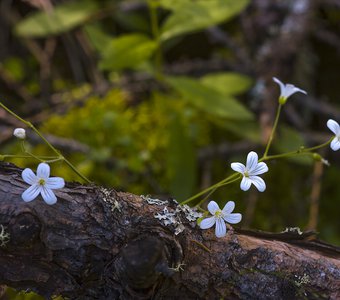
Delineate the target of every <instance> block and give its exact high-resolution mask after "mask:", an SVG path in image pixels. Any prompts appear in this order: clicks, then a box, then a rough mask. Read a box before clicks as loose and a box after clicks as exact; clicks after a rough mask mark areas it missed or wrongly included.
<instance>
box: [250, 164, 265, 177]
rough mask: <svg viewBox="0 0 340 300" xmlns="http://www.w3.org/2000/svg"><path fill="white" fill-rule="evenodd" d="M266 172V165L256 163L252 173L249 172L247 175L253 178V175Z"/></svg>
mask: <svg viewBox="0 0 340 300" xmlns="http://www.w3.org/2000/svg"><path fill="white" fill-rule="evenodd" d="M266 172H268V166H267V164H266V163H264V162H260V163H258V165H257V166H256V167H255V168H254V170H253V171H251V173H250V174H249V175H251V176H253V175H260V174H263V173H266Z"/></svg>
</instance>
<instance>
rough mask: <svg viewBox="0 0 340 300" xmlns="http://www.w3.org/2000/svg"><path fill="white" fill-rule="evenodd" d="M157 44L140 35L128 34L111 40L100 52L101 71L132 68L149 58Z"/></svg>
mask: <svg viewBox="0 0 340 300" xmlns="http://www.w3.org/2000/svg"><path fill="white" fill-rule="evenodd" d="M156 47H157V43H156V42H155V41H153V40H150V39H149V38H148V37H147V36H145V35H142V34H129V35H124V36H121V37H118V38H115V39H113V40H111V42H110V43H109V44H108V45H107V47H106V48H105V49H103V52H102V56H103V57H102V60H101V61H100V63H99V67H100V68H101V69H102V70H120V69H124V68H134V67H137V66H138V65H140V64H141V63H143V62H145V61H146V60H148V59H149V58H150V56H151V55H152V54H153V52H154V51H155V50H156Z"/></svg>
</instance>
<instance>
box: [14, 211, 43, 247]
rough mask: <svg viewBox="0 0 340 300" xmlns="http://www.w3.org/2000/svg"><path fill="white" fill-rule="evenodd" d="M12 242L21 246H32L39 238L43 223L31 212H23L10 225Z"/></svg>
mask: <svg viewBox="0 0 340 300" xmlns="http://www.w3.org/2000/svg"><path fill="white" fill-rule="evenodd" d="M9 230H10V234H11V243H13V244H16V245H20V246H31V245H32V244H33V242H34V241H35V240H38V239H39V235H40V231H41V224H40V222H39V220H38V219H37V218H36V217H35V216H33V215H32V214H30V213H22V214H20V215H18V216H17V217H16V218H15V219H12V221H11V224H10V227H9Z"/></svg>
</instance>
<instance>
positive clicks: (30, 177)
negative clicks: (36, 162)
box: [21, 168, 37, 185]
mask: <svg viewBox="0 0 340 300" xmlns="http://www.w3.org/2000/svg"><path fill="white" fill-rule="evenodd" d="M21 177H22V179H23V180H24V181H25V182H26V183H28V184H30V185H33V184H35V183H36V182H37V176H35V174H34V173H33V171H32V170H31V169H29V168H26V169H25V170H23V171H22V173H21Z"/></svg>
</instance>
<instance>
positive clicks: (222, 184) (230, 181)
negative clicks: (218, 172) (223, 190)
mask: <svg viewBox="0 0 340 300" xmlns="http://www.w3.org/2000/svg"><path fill="white" fill-rule="evenodd" d="M238 175H239V176H237V177H236V178H235V179H232V180H228V181H226V182H224V183H221V184H220V185H218V186H216V187H215V188H214V189H213V190H211V191H210V192H209V193H208V195H206V196H205V197H204V198H203V199H202V200H201V201H200V202H198V203H197V204H196V205H195V206H196V207H200V206H201V204H202V203H204V202H205V201H206V200H207V199H208V198H209V197H210V196H211V195H212V194H213V193H215V191H216V190H217V189H218V188H219V187H221V186H225V185H227V184H230V183H232V182H234V181H237V180H239V179H240V177H241V174H238Z"/></svg>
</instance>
